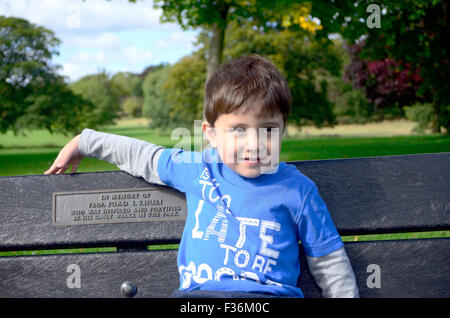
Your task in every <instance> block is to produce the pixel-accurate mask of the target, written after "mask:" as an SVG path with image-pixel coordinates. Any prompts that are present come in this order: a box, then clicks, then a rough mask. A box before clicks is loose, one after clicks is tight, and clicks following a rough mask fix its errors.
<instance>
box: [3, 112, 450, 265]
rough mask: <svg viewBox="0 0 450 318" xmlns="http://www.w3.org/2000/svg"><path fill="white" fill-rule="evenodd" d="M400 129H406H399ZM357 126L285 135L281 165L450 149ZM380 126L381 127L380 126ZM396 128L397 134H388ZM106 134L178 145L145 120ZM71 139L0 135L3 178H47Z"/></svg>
mask: <svg viewBox="0 0 450 318" xmlns="http://www.w3.org/2000/svg"><path fill="white" fill-rule="evenodd" d="M397 126H401V127H403V128H402V129H400V128H399V127H397ZM365 127H366V126H357V125H354V126H353V128H351V127H349V126H345V127H337V128H335V129H334V130H332V131H330V130H329V128H328V130H326V131H321V130H317V129H315V128H310V129H309V130H308V134H303V135H302V134H301V133H292V131H294V130H292V129H290V130H291V132H290V133H289V136H286V137H284V139H283V144H282V151H281V154H280V159H281V160H282V161H302V160H323V159H337V158H356V157H374V156H391V155H406V154H421V153H439V152H449V151H450V137H449V136H448V135H432V134H427V135H415V134H412V133H411V132H410V130H411V127H412V126H411V123H405V122H401V123H399V122H388V123H383V124H382V125H378V126H376V125H372V126H371V127H370V128H365ZM380 127H381V128H380ZM389 129H391V131H393V133H392V134H393V135H392V134H391V135H390V134H389V133H388V131H389ZM101 130H102V131H104V132H108V133H114V134H119V135H124V136H128V137H133V138H138V139H142V140H146V141H149V142H152V143H155V144H159V145H162V146H165V147H173V146H174V145H176V144H177V143H178V142H179V140H172V139H171V135H170V132H161V131H158V130H150V129H148V128H147V126H146V122H145V121H143V120H133V121H129V120H128V121H122V122H119V124H118V125H115V126H110V127H104V128H103V129H101ZM70 139H71V136H64V135H60V134H50V133H49V132H47V131H33V132H30V133H28V134H27V135H26V136H14V135H13V134H12V133H7V134H4V135H0V176H15V175H36V174H43V172H44V171H45V170H47V169H48V168H49V167H50V165H51V163H52V162H53V160H54V159H55V158H56V156H57V154H58V152H59V150H60V149H61V148H62V147H63V146H64V145H65V144H66V143H67V142H68V141H69V140H70ZM117 170H118V168H117V167H115V166H113V165H111V164H109V163H107V162H103V161H100V160H96V159H90V158H86V159H84V160H83V163H82V164H81V166H80V168H79V169H78V172H93V171H117ZM439 237H450V231H434V232H423V233H422V232H415V233H392V234H378V235H361V236H344V237H343V238H342V239H343V241H345V242H351V241H371V240H390V239H420V238H439ZM174 248H178V245H177V244H172V245H156V246H149V247H148V249H149V250H154V249H174ZM116 250H117V249H116V248H115V247H110V248H90V249H86V248H74V249H62V250H47V251H12V252H0V257H1V256H20V255H38V254H39V255H42V254H60V253H64V254H66V253H91V252H115V251H116Z"/></svg>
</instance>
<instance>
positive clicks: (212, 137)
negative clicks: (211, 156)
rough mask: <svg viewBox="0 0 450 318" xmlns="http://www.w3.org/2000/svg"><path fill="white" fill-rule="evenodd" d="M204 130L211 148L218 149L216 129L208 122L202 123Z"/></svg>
mask: <svg viewBox="0 0 450 318" xmlns="http://www.w3.org/2000/svg"><path fill="white" fill-rule="evenodd" d="M202 130H203V133H204V134H205V136H206V138H208V141H209V143H210V144H211V146H212V147H213V148H216V147H217V144H216V133H215V131H214V127H211V125H210V124H209V123H208V122H207V121H204V122H203V123H202Z"/></svg>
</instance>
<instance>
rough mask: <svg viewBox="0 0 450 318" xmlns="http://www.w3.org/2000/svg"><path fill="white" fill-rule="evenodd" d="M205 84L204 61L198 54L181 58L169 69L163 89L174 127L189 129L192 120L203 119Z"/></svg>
mask: <svg viewBox="0 0 450 318" xmlns="http://www.w3.org/2000/svg"><path fill="white" fill-rule="evenodd" d="M205 82H206V60H205V59H204V58H203V56H202V55H201V54H199V53H198V52H197V53H194V54H191V55H189V56H186V57H184V58H182V59H181V60H180V61H179V62H178V63H176V64H174V65H173V66H172V67H171V68H170V71H169V74H168V77H167V81H166V82H165V84H164V86H163V89H164V90H165V91H166V94H167V98H166V102H167V105H170V107H171V109H170V113H169V117H170V120H171V121H172V122H173V124H174V125H177V126H183V127H186V128H188V129H189V127H191V126H192V124H193V122H194V120H201V119H202V118H203V98H204V89H205Z"/></svg>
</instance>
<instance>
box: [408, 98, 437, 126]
mask: <svg viewBox="0 0 450 318" xmlns="http://www.w3.org/2000/svg"><path fill="white" fill-rule="evenodd" d="M405 115H406V118H407V119H409V120H412V121H415V122H417V125H416V127H414V129H413V130H414V131H415V132H419V133H423V132H424V131H425V129H427V128H429V126H430V123H431V120H432V118H433V105H431V104H429V103H426V104H420V103H416V104H414V105H412V106H408V107H405Z"/></svg>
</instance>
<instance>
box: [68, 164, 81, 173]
mask: <svg viewBox="0 0 450 318" xmlns="http://www.w3.org/2000/svg"><path fill="white" fill-rule="evenodd" d="M79 165H80V164H79V163H74V164H72V170H71V171H70V173H75V172H77V169H78V166H79Z"/></svg>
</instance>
